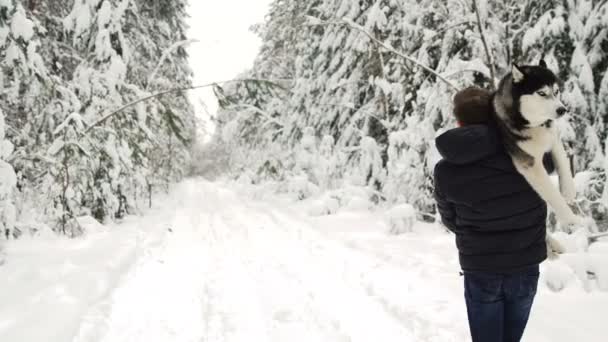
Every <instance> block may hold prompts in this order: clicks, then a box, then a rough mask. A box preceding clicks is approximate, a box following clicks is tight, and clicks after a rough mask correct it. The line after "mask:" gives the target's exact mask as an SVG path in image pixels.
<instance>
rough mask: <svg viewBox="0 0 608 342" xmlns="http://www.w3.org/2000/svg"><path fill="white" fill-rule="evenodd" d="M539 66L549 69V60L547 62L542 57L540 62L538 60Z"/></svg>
mask: <svg viewBox="0 0 608 342" xmlns="http://www.w3.org/2000/svg"><path fill="white" fill-rule="evenodd" d="M538 66H539V67H541V68H545V69H548V68H547V62H545V60H544V59H541V60H540V62H538Z"/></svg>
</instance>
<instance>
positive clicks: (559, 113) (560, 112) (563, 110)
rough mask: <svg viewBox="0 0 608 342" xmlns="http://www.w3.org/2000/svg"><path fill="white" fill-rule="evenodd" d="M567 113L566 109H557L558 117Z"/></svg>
mask: <svg viewBox="0 0 608 342" xmlns="http://www.w3.org/2000/svg"><path fill="white" fill-rule="evenodd" d="M566 112H568V110H567V109H566V107H559V108H557V116H563V115H564V114H566Z"/></svg>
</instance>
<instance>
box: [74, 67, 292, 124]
mask: <svg viewBox="0 0 608 342" xmlns="http://www.w3.org/2000/svg"><path fill="white" fill-rule="evenodd" d="M238 82H265V83H270V84H273V85H275V86H276V87H277V88H280V89H283V87H282V86H281V85H279V84H278V83H276V81H272V80H264V79H254V78H249V79H238V80H228V81H222V82H213V83H209V84H203V85H199V86H192V87H181V88H172V89H167V90H163V91H160V92H158V93H154V94H151V95H149V96H145V97H142V98H140V99H137V100H134V101H131V102H129V103H127V104H125V105H123V106H122V107H120V108H118V109H116V110H114V111H112V112H110V113H108V114H106V115H104V116H103V117H102V118H101V119H99V120H97V121H96V122H95V123H93V124H91V126H89V127H87V129H86V130H85V131H84V134H85V135H86V134H88V133H89V132H90V131H91V130H92V129H93V128H95V127H97V126H99V125H101V124H103V123H104V122H106V121H107V120H108V119H110V118H111V117H113V116H114V115H116V114H118V113H120V112H122V111H123V110H125V109H127V108H129V107H133V106H135V105H136V104H138V103H142V102H145V101H148V100H152V99H155V98H157V97H160V96H163V95H166V94H170V93H177V92H182V91H186V90H194V89H202V88H208V87H213V86H215V85H218V84H226V83H238Z"/></svg>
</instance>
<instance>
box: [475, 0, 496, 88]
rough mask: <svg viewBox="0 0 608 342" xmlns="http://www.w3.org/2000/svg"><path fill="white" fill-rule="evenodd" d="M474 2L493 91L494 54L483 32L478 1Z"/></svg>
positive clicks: (494, 79)
mask: <svg viewBox="0 0 608 342" xmlns="http://www.w3.org/2000/svg"><path fill="white" fill-rule="evenodd" d="M472 1H473V11H475V15H476V16H477V28H478V29H479V34H480V35H481V42H482V43H483V48H484V50H485V52H486V57H487V58H488V64H489V66H490V76H492V82H491V83H490V86H491V87H492V90H495V89H496V84H495V82H496V70H495V68H494V56H492V53H491V52H490V49H489V48H488V42H487V41H486V35H485V34H484V32H483V25H481V15H480V14H479V7H478V6H477V0H472Z"/></svg>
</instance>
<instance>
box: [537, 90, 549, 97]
mask: <svg viewBox="0 0 608 342" xmlns="http://www.w3.org/2000/svg"><path fill="white" fill-rule="evenodd" d="M537 94H538V95H540V96H542V97H547V93H545V92H544V91H539V92H537Z"/></svg>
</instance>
